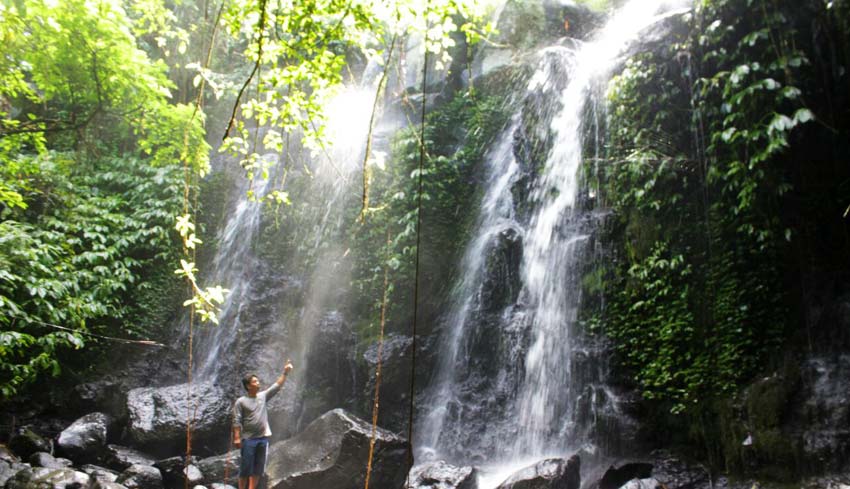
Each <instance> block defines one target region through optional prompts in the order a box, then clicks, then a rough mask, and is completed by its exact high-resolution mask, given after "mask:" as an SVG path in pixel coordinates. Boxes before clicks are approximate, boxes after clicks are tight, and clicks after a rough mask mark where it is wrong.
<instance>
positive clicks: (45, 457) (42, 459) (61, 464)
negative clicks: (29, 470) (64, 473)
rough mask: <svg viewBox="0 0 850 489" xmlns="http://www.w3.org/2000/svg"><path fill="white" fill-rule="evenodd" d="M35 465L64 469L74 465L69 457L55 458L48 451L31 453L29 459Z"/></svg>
mask: <svg viewBox="0 0 850 489" xmlns="http://www.w3.org/2000/svg"><path fill="white" fill-rule="evenodd" d="M28 461H29V463H30V464H31V465H32V466H33V467H45V468H48V469H64V468H66V467H70V466H71V465H73V462H71V461H70V460H68V459H67V458H55V457H54V456H53V455H50V454H49V453H46V452H37V453H33V454H32V455H30V458H29V459H28Z"/></svg>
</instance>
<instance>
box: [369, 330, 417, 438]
mask: <svg viewBox="0 0 850 489" xmlns="http://www.w3.org/2000/svg"><path fill="white" fill-rule="evenodd" d="M412 351H413V339H412V338H411V337H410V336H405V335H398V334H390V335H387V336H386V337H384V348H383V350H382V355H381V356H382V358H381V376H382V378H381V392H382V393H386V392H393V393H396V394H395V395H392V396H387V395H382V396H381V419H380V423H381V426H382V427H384V428H387V429H390V430H393V431H397V432H398V431H401V430H403V429H405V427H406V426H407V421H408V420H407V407H406V406H408V404H409V400H408V399H409V398H408V393H409V391H410V377H409V373H410V358H411V353H412ZM421 352H422V350H421V349H417V352H416V353H417V355H419V354H420V353H421ZM417 358H422V357H420V356H417ZM363 360H365V361H366V365H367V367H366V371H367V372H368V380H367V381H366V382H364V384H365V388H364V389H363V391H362V394H361V396H362V398H363V399H366V400H367V402H368V405H369V406H371V405H372V399H373V396H374V394H375V368H376V366H377V362H378V344H377V343H373V344H372V345H370V346H369V347H368V348H366V351H364V352H363Z"/></svg>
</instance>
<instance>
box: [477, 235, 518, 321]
mask: <svg viewBox="0 0 850 489" xmlns="http://www.w3.org/2000/svg"><path fill="white" fill-rule="evenodd" d="M521 261H522V235H521V234H520V233H519V231H517V229H515V228H513V227H510V228H507V229H505V230H503V231H501V232H500V233H499V234H498V236H497V237H496V238H495V243H494V244H493V247H492V249H490V250H489V253H488V256H487V258H486V261H485V266H484V268H485V274H486V277H485V279H484V283H483V284H482V286H481V309H482V310H484V311H487V312H490V313H496V312H499V311H502V310H504V309H505V307H507V306H508V305H510V304H513V303H515V302H516V300H517V297H518V296H519V291H520V288H521V285H522V284H521V279H520V274H519V267H520V263H521Z"/></svg>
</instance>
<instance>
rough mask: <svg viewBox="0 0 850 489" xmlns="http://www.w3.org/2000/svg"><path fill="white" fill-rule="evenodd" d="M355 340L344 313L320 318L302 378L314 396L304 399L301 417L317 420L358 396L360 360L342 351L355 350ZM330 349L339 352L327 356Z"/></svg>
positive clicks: (329, 314) (330, 314) (331, 312)
mask: <svg viewBox="0 0 850 489" xmlns="http://www.w3.org/2000/svg"><path fill="white" fill-rule="evenodd" d="M356 340H357V338H356V335H355V334H354V332H353V331H352V328H351V325H350V324H349V323H348V322H347V321H346V320H345V317H344V316H343V315H342V314H341V313H339V312H337V311H330V312H328V313H326V314H325V315H323V316H322V317H321V318H320V319H319V320H318V324H317V325H316V334H315V337H314V339H313V341H312V342H311V345H310V350H309V352H308V354H307V358H308V359H309V368H308V369H307V370H306V371H305V372H304V380H303V382H304V385H309V386H310V393H311V395H310V396H305V398H304V403H303V411H302V413H301V419H308V420H309V419H316V418H318V417H319V416H321V415H322V414H323V413H325V412H326V411H328V409H332V408H333V407H337V406H344V405H346V402H347V401H348V400H350V399H353V398H354V397H356V395H357V387H355V385H356V384H355V379H356V374H355V373H356V371H357V368H358V363H359V362H358V361H357V359H356V358H355V357H354V354H351V353H343V352H354V351H356V350H357V349H356ZM328 352H339V354H334V355H328ZM282 429H283V430H286V427H283V428H282ZM276 434H280V433H276ZM287 434H288V435H293V434H295V433H294V432H292V433H287ZM284 437H287V436H284Z"/></svg>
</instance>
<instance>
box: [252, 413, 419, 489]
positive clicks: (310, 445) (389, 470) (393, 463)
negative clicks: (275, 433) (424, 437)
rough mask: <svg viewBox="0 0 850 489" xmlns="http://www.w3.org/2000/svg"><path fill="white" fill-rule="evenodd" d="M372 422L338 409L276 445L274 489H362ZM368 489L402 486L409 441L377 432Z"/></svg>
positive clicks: (272, 463)
mask: <svg viewBox="0 0 850 489" xmlns="http://www.w3.org/2000/svg"><path fill="white" fill-rule="evenodd" d="M371 431H372V426H371V424H369V423H367V422H366V421H363V420H362V419H359V418H356V417H354V416H352V415H351V414H348V413H346V412H345V411H344V410H342V409H335V410H333V411H330V412H327V413H325V414H324V415H322V416H321V417H320V418H318V419H317V420H315V421H313V422H312V423H310V425H308V426H307V428H306V429H304V431H302V432H301V433H299V434H297V435H295V436H293V437H292V438H290V439H288V440H285V441H282V442H278V443H275V444H274V445H273V446H272V448H271V451H270V456H269V470H268V473H269V474H270V477H269V488H271V489H315V488H320V487H327V488H334V489H348V488H351V489H358V488H360V487H363V485H364V482H365V477H366V465H365V463H364V461H365V460H366V459H367V457H368V455H369V443H370V437H371ZM375 440H376V441H375V452H374V458H373V462H372V473H371V476H370V484H369V485H370V487H372V488H374V489H382V488H386V489H390V488H393V489H394V488H398V487H401V485H402V483H403V482H404V480H405V478H406V475H407V471H408V465H407V461H406V459H407V450H408V443H407V441H406V440H404V439H403V438H401V437H399V436H396V435H395V434H393V433H391V432H389V431H386V430H384V429H381V428H379V429H378V430H377V433H376V436H375Z"/></svg>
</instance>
